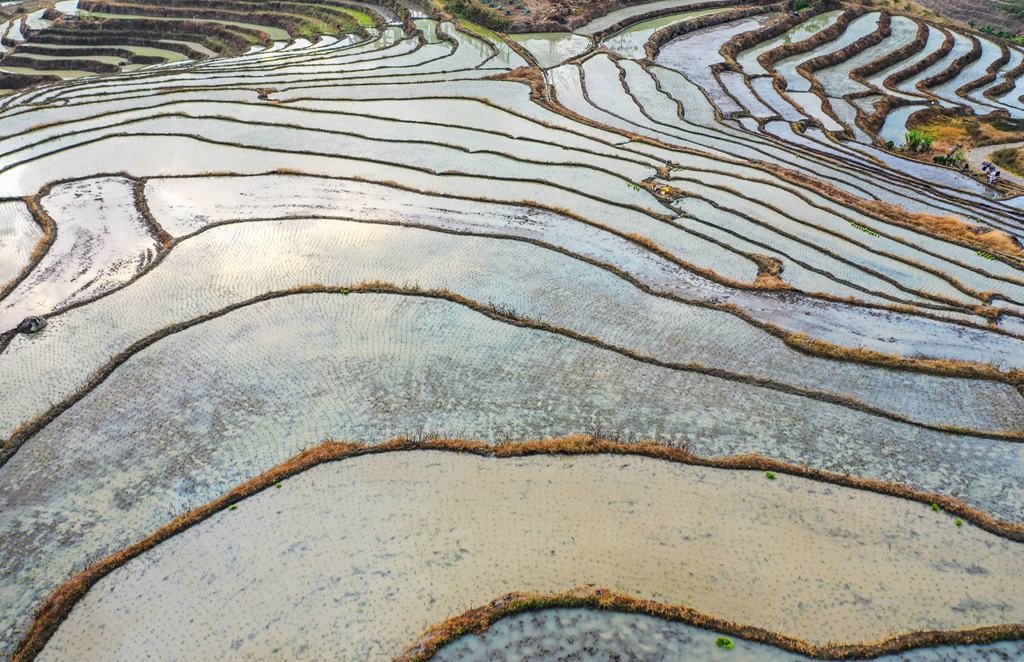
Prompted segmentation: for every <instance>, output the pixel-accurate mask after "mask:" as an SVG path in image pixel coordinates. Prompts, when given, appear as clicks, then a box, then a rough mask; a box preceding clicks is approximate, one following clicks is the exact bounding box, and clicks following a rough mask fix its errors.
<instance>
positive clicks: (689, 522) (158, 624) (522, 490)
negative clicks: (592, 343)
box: [40, 452, 1024, 660]
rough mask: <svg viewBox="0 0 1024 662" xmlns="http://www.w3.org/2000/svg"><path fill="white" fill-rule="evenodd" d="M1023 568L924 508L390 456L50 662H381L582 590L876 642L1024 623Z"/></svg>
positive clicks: (96, 600)
mask: <svg viewBox="0 0 1024 662" xmlns="http://www.w3.org/2000/svg"><path fill="white" fill-rule="evenodd" d="M581 495H585V498H582V496H581ZM852 541H855V542H852ZM1020 547H1021V546H1020V544H1019V543H1011V542H1008V541H1006V540H1003V539H1000V538H996V537H994V536H992V535H991V534H987V533H985V532H983V531H981V530H980V529H976V528H974V527H972V526H970V525H965V526H962V527H957V526H954V523H953V521H952V518H950V517H948V516H946V515H944V514H942V513H933V512H932V511H931V510H930V509H929V508H928V507H927V506H925V505H922V504H917V503H911V502H907V501H903V500H899V499H894V498H891V497H883V496H880V495H877V494H872V493H867V492H860V491H855V490H850V489H847V488H840V487H834V486H826V485H822V484H819V483H814V482H811V481H807V480H803V479H797V478H792V477H787V476H782V477H780V478H778V479H776V480H765V476H764V474H763V473H761V472H734V471H726V470H709V469H699V468H694V467H687V466H681V465H673V464H669V463H666V462H662V461H657V460H648V459H643V458H622V457H614V456H591V457H572V458H559V457H554V458H553V457H533V458H526V459H515V460H495V459H488V458H480V457H472V456H464V455H455V454H446V453H440V452H416V453H396V454H387V455H381V456H370V457H363V458H359V459H353V460H348V461H342V462H335V463H330V464H327V465H321V466H319V467H316V468H313V469H310V470H308V471H306V472H305V473H303V474H300V475H299V476H296V477H294V478H291V479H288V480H286V481H283V483H282V485H281V487H280V488H279V489H277V488H274V487H271V488H270V489H268V490H266V491H264V492H262V493H260V494H257V495H256V496H254V497H252V498H249V499H246V500H244V501H242V502H241V503H240V504H238V506H237V509H236V510H232V511H228V510H225V511H223V512H221V513H219V514H217V515H215V516H214V517H212V518H211V519H209V520H207V521H205V522H203V523H201V524H199V525H197V526H195V527H193V528H190V529H188V530H186V531H185V532H183V533H181V534H179V535H178V536H176V537H174V538H172V539H171V540H169V541H167V542H165V543H163V544H161V545H160V546H158V547H156V548H154V549H153V550H151V551H149V552H147V553H145V554H144V555H143V556H141V557H140V558H138V559H137V560H134V561H130V562H129V563H128V564H127V565H125V566H123V567H122V568H119V569H117V570H115V571H113V572H112V573H111V574H110V575H108V576H107V577H105V578H104V579H102V580H101V581H100V582H99V583H98V584H97V585H96V586H95V587H94V588H93V589H92V590H91V591H90V592H89V594H88V595H87V596H86V597H85V599H84V600H82V601H81V602H80V603H79V604H78V606H77V607H76V608H75V610H74V611H73V612H72V613H71V615H70V617H69V618H68V620H67V621H65V623H64V624H63V625H62V626H61V627H60V628H59V629H58V631H57V633H56V634H55V635H54V637H53V639H51V641H50V643H49V645H48V646H47V648H46V649H45V650H44V651H43V654H42V656H41V658H40V659H42V660H53V659H61V658H66V657H92V658H104V659H115V658H120V659H129V658H134V657H138V656H141V655H156V656H158V657H160V656H161V654H163V655H169V654H173V655H175V656H179V657H190V658H209V657H211V656H222V655H225V654H226V655H227V657H232V658H242V657H253V656H254V657H263V656H267V655H270V654H274V655H277V656H285V657H294V656H296V655H305V656H312V657H321V658H322V657H331V658H337V659H360V660H378V659H386V658H389V657H391V656H393V655H395V654H396V653H398V652H400V651H401V649H402V648H403V646H404V645H407V644H408V643H409V642H410V641H412V640H413V639H414V638H415V637H416V635H417V634H418V633H419V632H421V631H423V630H424V629H425V628H426V627H428V626H430V625H431V624H433V623H436V622H439V621H441V620H444V618H446V617H448V616H450V615H453V614H458V613H461V612H462V611H465V610H466V609H469V608H471V607H474V606H477V605H480V604H483V603H484V602H487V601H488V600H490V599H491V598H493V597H494V596H496V595H498V594H500V593H503V592H505V591H508V590H539V591H551V590H558V589H563V588H568V587H572V586H575V585H580V584H583V583H595V584H598V585H603V586H607V587H609V588H611V589H612V590H615V591H619V592H626V593H630V594H633V595H636V596H638V597H642V598H650V599H655V600H658V601H663V602H667V603H675V604H686V605H689V606H692V607H694V608H696V609H698V610H701V611H705V612H709V613H714V614H717V615H718V616H720V617H723V618H726V619H729V620H733V621H738V622H741V623H750V624H756V625H759V626H762V627H766V628H768V629H772V630H776V631H781V632H786V633H788V634H791V635H794V636H798V637H806V638H807V639H809V640H811V641H813V642H816V643H825V642H827V641H838V642H857V641H872V640H875V639H878V638H883V637H886V636H891V635H893V634H895V633H898V632H904V631H907V630H917V629H928V628H937V629H956V628H965V627H974V626H978V625H989V624H996V623H1004V622H1013V621H1016V620H1019V619H1021V618H1022V617H1024V607H1022V606H1021V605H1020V604H1019V603H1017V601H1016V599H1015V596H1017V595H1020V594H1021V593H1022V592H1024V555H1022V554H1021V553H1020ZM198 558H202V559H204V563H202V564H198V563H196V562H195V559H198ZM968 559H969V560H968ZM168 578H173V581H168ZM242 592H244V595H245V600H246V609H245V610H244V611H242V610H237V609H235V606H236V604H237V602H236V601H237V599H238V597H239V596H240V595H241V594H242ZM865 605H870V607H865ZM225 615H228V617H225ZM313 632H315V633H316V634H311V633H313ZM172 651H173V653H171V652H172Z"/></svg>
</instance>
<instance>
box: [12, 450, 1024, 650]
mask: <svg viewBox="0 0 1024 662" xmlns="http://www.w3.org/2000/svg"><path fill="white" fill-rule="evenodd" d="M422 450H434V451H450V452H456V453H470V454H473V455H478V456H483V457H494V458H513V457H525V456H533V455H595V454H617V455H627V456H628V455H633V456H644V457H650V458H654V459H659V460H665V461H668V462H678V463H682V464H689V465H694V466H703V467H710V468H716V469H731V470H752V471H774V472H777V473H784V474H789V475H793V476H798V477H801V478H807V479H811V480H816V481H821V482H824V483H830V484H834V485H842V486H844V487H852V488H855V489H861V490H866V491H870V492H875V493H878V494H883V495H887V496H893V497H897V498H901V499H907V500H910V501H916V502H918V503H922V504H933V503H934V504H938V505H939V506H941V507H942V508H943V509H944V510H946V511H947V512H949V513H951V514H953V515H956V516H958V517H961V518H963V519H965V520H967V521H969V522H971V523H973V524H974V525H976V526H978V527H979V528H982V529H984V530H986V531H988V532H990V533H993V534H995V535H997V536H1000V537H1003V538H1006V539H1008V540H1012V541H1015V542H1024V525H1020V524H1014V523H1010V522H1005V521H1002V520H998V519H996V518H994V517H992V516H991V515H989V514H988V513H986V512H984V511H981V510H979V509H977V508H974V507H972V506H969V505H967V504H966V503H964V502H963V501H961V500H959V499H956V498H954V497H949V496H940V495H937V494H930V493H927V492H923V491H920V490H917V489H914V488H912V487H909V486H906V485H901V484H898V483H888V482H885V481H880V480H875V479H870V478H859V477H854V476H850V475H848V474H839V473H834V472H830V471H824V470H821V469H811V468H808V467H805V466H800V465H794V464H788V463H785V462H781V461H779V460H773V459H769V458H766V457H763V456H760V455H733V456H727V457H702V456H698V455H694V454H693V453H691V452H690V451H689V450H688V449H687V448H685V447H678V446H667V445H664V444H661V443H658V442H655V441H641V442H636V443H624V442H621V441H616V440H611V439H602V438H598V437H592V436H588V435H574V436H566V437H558V438H554V439H539V440H532V441H522V442H501V443H498V444H489V443H487V442H483V441H478V440H468V439H449V438H443V437H426V438H424V439H418V440H412V439H409V438H406V437H398V438H396V439H392V440H390V441H386V442H384V443H381V444H378V445H373V446H370V445H366V444H363V443H359V442H326V443H324V444H321V445H319V446H316V447H314V448H311V449H309V450H306V451H303V452H302V453H299V454H298V455H296V456H295V457H293V458H292V459H290V460H287V461H286V462H284V463H282V464H280V465H278V466H277V467H274V468H273V469H271V470H269V471H267V472H265V473H263V474H261V475H259V476H257V477H255V478H252V479H250V480H248V481H246V482H245V483H242V484H241V485H239V486H237V487H235V488H234V489H232V490H230V491H229V492H227V493H226V494H224V495H223V496H221V497H219V498H218V499H215V500H214V501H211V502H210V503H208V504H206V505H203V506H200V507H198V508H196V509H194V510H191V511H189V512H187V513H184V514H183V515H180V516H178V517H176V518H175V519H173V520H172V521H170V522H169V523H167V524H165V525H164V526H162V527H160V528H159V529H157V530H156V531H154V532H153V533H151V534H150V535H148V536H146V537H145V538H143V539H142V540H140V541H139V542H137V543H135V544H133V545H130V546H128V547H126V548H124V549H122V550H121V551H119V552H115V553H114V554H112V555H110V556H108V557H106V558H104V559H102V560H100V561H98V562H97V563H95V564H93V565H91V566H89V567H88V568H86V569H85V570H83V571H82V572H80V573H78V574H77V575H75V576H73V577H72V578H71V579H69V580H68V581H66V582H65V583H64V584H62V585H61V586H59V587H58V588H57V589H56V590H55V591H54V592H53V593H52V594H51V595H50V597H49V598H47V600H46V601H45V602H44V603H43V604H42V605H41V606H40V608H39V609H38V610H37V611H36V614H35V620H34V621H33V623H32V627H31V628H30V629H29V631H28V633H27V634H26V636H25V638H24V639H23V640H22V641H21V643H20V645H19V646H18V649H17V651H16V652H15V654H14V657H13V660H14V661H15V662H27V661H29V660H32V659H34V658H35V656H36V655H38V654H39V652H40V651H41V650H42V649H43V647H44V646H45V645H46V642H47V641H48V640H49V638H50V637H51V636H53V634H54V632H56V631H57V628H58V627H59V626H60V624H61V622H62V621H63V620H64V619H65V618H67V616H68V614H70V613H71V610H72V608H73V607H74V606H75V603H77V602H78V601H79V600H80V599H81V598H82V597H84V596H85V594H86V593H87V592H88V591H89V589H90V588H91V587H92V586H94V585H95V584H96V582H98V581H99V580H100V579H102V578H103V577H105V576H106V575H108V574H110V573H111V572H113V571H114V570H116V569H117V568H119V567H121V566H123V565H124V564H125V563H127V562H128V561H130V560H131V559H133V558H135V557H137V556H139V555H141V554H142V553H144V552H146V551H148V550H150V549H152V548H153V547H155V546H157V545H158V544H160V543H161V542H163V541H164V540H167V539H169V538H171V537H173V536H175V535H177V534H179V533H181V532H182V531H184V530H186V529H188V528H190V527H192V526H194V525H196V524H199V523H200V522H202V521H204V520H206V519H207V518H209V517H210V516H212V515H213V514H215V513H217V512H219V511H221V510H224V509H225V508H228V507H229V506H231V505H232V504H234V503H237V502H238V501H241V500H242V499H245V498H247V497H249V496H252V495H253V494H256V493H257V492H260V491H262V490H264V489H267V488H269V487H272V486H273V485H275V484H276V483H278V482H280V481H282V480H285V479H286V478H289V477H291V476H295V475H297V474H299V473H301V472H303V471H305V470H306V469H309V468H311V467H314V466H316V465H319V464H322V463H325V462H332V461H338V460H345V459H348V458H352V457H359V456H362V455H371V454H377V453H390V452H401V451H422ZM601 595H602V596H603V595H604V594H601ZM608 597H609V599H610V600H611V602H610V604H609V607H608V608H617V609H619V610H621V611H640V612H642V613H651V614H652V615H656V616H662V617H663V618H671V617H672V614H675V615H676V616H675V617H674V620H682V621H685V622H689V623H693V624H695V625H699V626H701V627H707V628H710V629H715V630H720V631H723V632H729V633H732V634H735V635H736V636H740V637H744V638H748V639H754V640H756V641H764V642H765V643H770V644H772V645H776V646H781V647H783V648H787V649H788V650H794V651H797V652H802V653H805V654H808V655H812V656H814V657H833V658H840V659H842V658H854V657H862V658H863V657H876V656H878V655H881V654H884V653H889V652H897V651H901V650H906V649H908V648H916V647H921V646H937V645H944V644H954V643H980V642H986V641H994V640H997V639H1019V638H1024V625H1005V626H996V627H990V628H981V629H974V630H960V631H953V632H915V633H910V634H906V635H901V636H899V637H896V638H894V639H888V640H885V641H882V642H877V643H874V644H858V645H852V646H850V645H847V646H839V645H829V646H822V647H815V646H812V645H811V644H808V643H806V642H802V641H800V640H798V639H794V638H791V637H785V636H782V635H777V634H773V633H769V632H767V631H765V630H760V629H758V628H751V627H748V626H738V625H735V624H732V623H728V622H726V621H719V620H716V619H713V618H712V617H709V616H705V615H702V614H699V612H695V611H693V610H688V609H686V608H685V607H666V606H664V605H659V604H657V603H653V602H649V603H644V602H643V601H638V600H636V599H635V598H629V596H618V597H614V596H611V595H609V596H608ZM631 600H632V601H633V602H630V601H631ZM492 604H493V603H492ZM524 604H528V603H524ZM644 604H646V605H647V606H648V607H647V608H642V607H643V606H644ZM630 605H632V606H633V607H635V608H633V609H628V608H627V607H628V606H630ZM546 606H562V605H560V604H559V603H557V602H554V603H551V604H545V603H543V602H540V603H539V604H538V606H537V607H534V608H543V607H546ZM597 606H600V605H599V604H598V605H597ZM673 610H674V611H673ZM508 613H514V612H508V611H505V612H502V613H500V614H497V613H496V614H495V617H494V618H492V619H491V620H490V621H487V624H488V625H489V624H490V623H491V622H493V621H494V620H497V617H498V616H500V615H507V614H508ZM687 615H689V617H687ZM435 631H436V632H437V635H435V637H436V639H432V640H431V641H434V642H435V643H436V646H435V647H434V648H433V649H432V650H431V651H430V654H433V652H435V651H436V650H437V648H439V647H440V646H441V645H443V644H444V643H446V642H447V641H450V640H451V639H447V640H442V638H441V637H440V636H439V635H440V634H443V633H444V632H450V633H454V635H455V636H456V637H457V636H459V635H461V634H462V633H464V632H465V631H467V630H461V631H460V630H459V628H458V627H455V626H454V625H452V626H444V627H442V626H439V627H438V628H435V629H433V630H431V632H435ZM429 634H430V633H428V635H429ZM772 637H774V639H773V638H772ZM423 642H424V639H423V638H421V639H420V642H419V643H418V644H417V646H418V647H419V646H425V644H424V643H423ZM804 647H805V648H804ZM415 648H416V647H414V649H415ZM423 650H426V649H425V648H424V649H423ZM406 654H407V655H408V654H409V653H408V652H407V653H406ZM427 657H429V655H426V656H424V657H408V658H399V659H409V660H412V659H426V658H427Z"/></svg>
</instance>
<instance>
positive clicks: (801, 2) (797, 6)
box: [792, 0, 811, 11]
mask: <svg viewBox="0 0 1024 662" xmlns="http://www.w3.org/2000/svg"><path fill="white" fill-rule="evenodd" d="M810 6H811V3H810V1H809V0H793V5H792V7H793V11H803V10H805V9H807V8H808V7H810Z"/></svg>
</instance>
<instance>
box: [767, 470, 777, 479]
mask: <svg viewBox="0 0 1024 662" xmlns="http://www.w3.org/2000/svg"><path fill="white" fill-rule="evenodd" d="M764 477H765V478H767V479H768V480H775V472H774V471H766V472H764Z"/></svg>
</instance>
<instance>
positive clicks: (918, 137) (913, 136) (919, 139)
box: [903, 129, 935, 153]
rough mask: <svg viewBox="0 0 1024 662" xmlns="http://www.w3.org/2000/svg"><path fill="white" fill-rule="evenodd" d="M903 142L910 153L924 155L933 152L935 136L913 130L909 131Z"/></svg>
mask: <svg viewBox="0 0 1024 662" xmlns="http://www.w3.org/2000/svg"><path fill="white" fill-rule="evenodd" d="M903 140H904V141H905V144H906V146H907V148H908V149H910V151H912V152H918V153H922V152H929V151H931V149H932V143H933V142H935V136H933V135H931V134H928V133H925V132H924V131H918V130H917V129H912V130H910V131H907V134H906V135H905V136H904V138H903Z"/></svg>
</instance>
